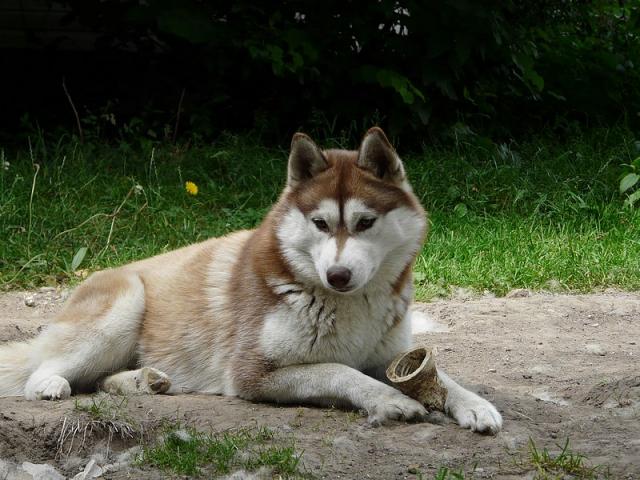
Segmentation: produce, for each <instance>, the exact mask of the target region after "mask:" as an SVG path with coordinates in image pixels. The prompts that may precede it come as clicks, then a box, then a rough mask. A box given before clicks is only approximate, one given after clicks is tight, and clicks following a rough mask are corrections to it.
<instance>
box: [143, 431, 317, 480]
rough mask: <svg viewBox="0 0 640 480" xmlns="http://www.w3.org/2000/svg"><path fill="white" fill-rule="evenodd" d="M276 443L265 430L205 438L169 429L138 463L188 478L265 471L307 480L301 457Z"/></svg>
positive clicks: (190, 432)
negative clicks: (241, 471) (240, 470)
mask: <svg viewBox="0 0 640 480" xmlns="http://www.w3.org/2000/svg"><path fill="white" fill-rule="evenodd" d="M278 441H279V440H278V439H276V438H275V437H274V434H273V432H272V431H271V430H269V429H267V428H265V427H262V428H258V429H252V430H250V429H242V430H237V431H226V432H221V433H212V434H207V433H203V432H199V431H197V430H195V429H193V428H186V429H185V428H181V427H180V426H179V425H172V426H170V427H168V428H167V429H166V431H165V433H164V435H163V436H162V440H161V441H159V442H158V443H157V444H156V445H154V446H150V447H145V448H144V449H143V451H142V455H141V458H140V462H139V463H140V464H141V465H144V464H147V465H151V466H154V467H157V468H160V469H162V470H165V471H170V472H173V473H177V474H180V475H188V476H199V475H207V476H210V475H211V474H214V475H222V474H228V473H230V472H231V471H233V470H238V469H244V470H248V471H255V470H258V469H260V468H262V467H265V468H267V469H269V471H270V472H272V474H273V475H274V476H275V475H279V477H278V478H310V477H309V475H308V474H307V473H305V472H303V471H302V470H301V467H300V458H301V456H302V453H301V452H298V451H297V450H296V448H295V445H293V444H287V445H284V446H283V445H280V444H278V443H277V442H278Z"/></svg>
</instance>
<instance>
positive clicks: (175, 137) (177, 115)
mask: <svg viewBox="0 0 640 480" xmlns="http://www.w3.org/2000/svg"><path fill="white" fill-rule="evenodd" d="M184 91H185V89H184V88H183V89H182V93H181V94H180V100H178V112H177V113H176V124H175V126H174V127H173V139H172V141H173V144H174V145H175V143H176V139H177V138H178V127H179V126H180V113H181V112H182V101H183V100H184Z"/></svg>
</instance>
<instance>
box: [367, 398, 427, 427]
mask: <svg viewBox="0 0 640 480" xmlns="http://www.w3.org/2000/svg"><path fill="white" fill-rule="evenodd" d="M367 413H368V415H369V416H368V418H367V422H368V423H369V425H371V426H374V427H377V426H379V425H382V424H383V423H386V422H388V421H389V420H414V421H422V420H424V419H425V418H426V416H427V413H428V412H427V409H426V408H424V406H423V405H422V404H421V403H420V402H418V401H416V400H414V399H413V398H409V397H407V396H406V395H404V394H402V393H400V392H397V391H394V392H393V393H390V394H385V395H381V396H378V397H377V398H376V399H375V400H374V401H373V403H372V405H370V406H368V407H367Z"/></svg>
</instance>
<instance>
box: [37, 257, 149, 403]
mask: <svg viewBox="0 0 640 480" xmlns="http://www.w3.org/2000/svg"><path fill="white" fill-rule="evenodd" d="M144 310H145V294H144V284H143V283H142V280H141V279H140V278H139V277H138V275H137V274H135V273H130V272H127V271H123V270H106V271H103V272H99V273H96V274H94V275H92V276H91V277H90V278H89V279H88V280H87V281H86V282H85V283H83V284H82V285H80V286H79V287H78V288H77V289H76V291H75V292H74V294H73V295H72V296H71V298H70V299H69V301H68V302H67V304H66V305H65V308H64V309H63V310H62V312H60V314H59V315H58V316H57V318H56V320H55V322H54V323H52V324H51V325H49V326H48V327H47V329H46V330H45V331H44V332H43V333H42V334H41V335H40V337H38V338H36V339H35V341H34V348H33V351H32V362H33V363H34V367H35V368H34V371H33V373H31V376H30V377H29V379H28V380H27V382H26V385H25V388H24V394H25V397H26V398H27V399H30V400H36V399H49V400H55V399H63V398H68V397H69V395H70V394H71V388H72V387H74V388H92V387H94V386H95V383H96V381H97V380H99V379H100V378H103V377H105V376H107V375H109V374H111V373H113V372H117V371H120V370H123V369H125V368H127V367H128V366H129V365H130V364H132V363H133V362H134V361H135V351H136V345H137V342H138V335H139V330H140V326H141V322H142V318H143V316H144Z"/></svg>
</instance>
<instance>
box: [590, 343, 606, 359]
mask: <svg viewBox="0 0 640 480" xmlns="http://www.w3.org/2000/svg"><path fill="white" fill-rule="evenodd" d="M584 349H585V350H586V351H587V352H589V353H592V354H593V355H600V356H601V357H604V356H605V355H606V354H607V351H606V350H605V349H604V347H602V345H598V344H597V343H588V344H586V345H585V346H584Z"/></svg>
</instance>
